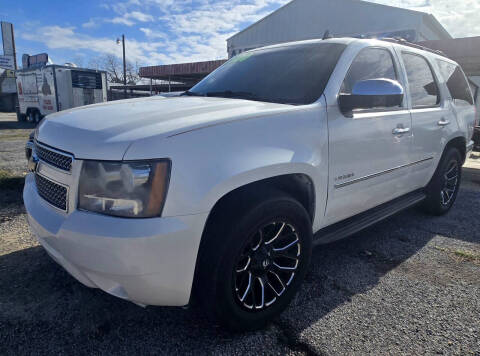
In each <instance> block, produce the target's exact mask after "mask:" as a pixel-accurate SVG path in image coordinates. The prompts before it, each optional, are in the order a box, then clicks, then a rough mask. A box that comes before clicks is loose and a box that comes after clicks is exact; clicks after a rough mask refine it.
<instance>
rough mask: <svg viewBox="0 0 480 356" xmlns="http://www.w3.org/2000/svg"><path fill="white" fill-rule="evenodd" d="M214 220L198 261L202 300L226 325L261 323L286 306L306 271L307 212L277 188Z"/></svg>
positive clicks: (239, 326) (308, 250)
mask: <svg viewBox="0 0 480 356" xmlns="http://www.w3.org/2000/svg"><path fill="white" fill-rule="evenodd" d="M213 224H215V226H214V227H213V231H211V233H210V234H209V235H207V236H205V237H204V238H206V239H208V242H207V243H206V244H205V245H203V246H202V251H201V257H200V260H199V265H198V268H199V273H198V275H197V279H198V280H197V281H196V282H197V283H196V289H197V292H198V296H199V298H200V301H201V304H202V305H203V307H204V308H205V309H207V312H208V313H209V314H210V316H213V317H214V318H215V319H216V320H217V321H219V322H220V323H221V324H223V325H224V326H226V327H228V328H229V329H233V330H254V329H258V328H262V327H263V326H265V324H266V323H268V322H269V321H270V320H271V319H272V318H274V317H275V316H277V315H278V314H280V313H281V312H282V311H283V310H284V309H285V308H286V307H287V305H288V303H289V302H290V301H291V299H292V298H293V296H294V295H295V293H296V292H297V291H298V289H299V287H300V284H301V282H302V280H303V278H304V275H305V273H306V271H307V268H308V265H309V262H310V256H311V249H312V228H311V223H310V218H309V216H308V213H307V212H306V211H305V209H304V208H303V206H302V205H301V204H300V203H298V202H297V201H296V200H295V199H293V198H291V197H289V196H287V195H284V194H283V193H277V194H275V195H270V196H269V197H267V198H266V199H265V200H262V201H258V200H257V202H256V203H255V202H253V203H252V204H249V205H248V206H247V207H246V208H244V209H242V211H237V212H236V213H235V214H234V215H232V217H231V218H227V219H225V220H223V221H219V220H217V221H215V222H213Z"/></svg>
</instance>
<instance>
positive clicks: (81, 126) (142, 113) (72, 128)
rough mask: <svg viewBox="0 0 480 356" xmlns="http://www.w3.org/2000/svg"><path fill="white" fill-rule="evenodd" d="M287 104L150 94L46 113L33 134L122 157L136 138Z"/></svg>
mask: <svg viewBox="0 0 480 356" xmlns="http://www.w3.org/2000/svg"><path fill="white" fill-rule="evenodd" d="M289 108H293V107H292V106H291V105H283V104H273V103H265V102H258V101H250V100H240V99H226V98H213V97H188V96H181V97H173V98H162V97H149V98H140V99H130V100H121V101H116V102H108V103H102V104H95V105H89V106H84V107H80V108H75V109H70V110H65V111H61V112H59V113H56V114H53V115H49V116H48V117H47V118H46V119H45V120H43V121H42V123H41V124H40V126H39V128H38V131H37V135H36V139H37V140H38V141H40V142H42V143H44V144H47V145H49V146H52V147H55V148H57V149H60V150H63V151H66V152H70V153H72V154H74V156H75V157H76V158H85V159H106V160H121V159H122V158H123V156H124V154H125V152H126V150H127V149H128V147H129V146H130V145H131V144H132V143H133V142H135V141H138V140H142V139H146V138H150V137H152V136H156V137H158V138H165V137H171V136H175V135H178V134H182V133H184V132H188V131H191V130H197V129H201V128H204V127H209V126H214V125H218V124H223V123H227V122H230V121H232V120H238V119H246V118H251V117H258V116H264V115H271V114H274V113H278V112H281V111H285V110H289Z"/></svg>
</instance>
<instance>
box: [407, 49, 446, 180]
mask: <svg viewBox="0 0 480 356" xmlns="http://www.w3.org/2000/svg"><path fill="white" fill-rule="evenodd" d="M400 57H401V58H402V61H403V66H404V68H405V73H406V75H407V81H408V86H407V92H408V93H409V98H410V101H409V107H410V109H411V115H412V132H413V142H412V152H411V164H412V165H411V172H410V173H411V175H410V182H411V185H412V188H415V189H416V188H423V187H425V185H427V183H428V182H429V180H430V178H431V177H432V175H433V173H434V171H435V168H436V167H437V164H438V162H439V160H440V157H441V154H442V151H443V147H444V146H445V144H446V142H445V141H446V140H447V138H448V136H449V132H450V130H451V129H452V128H453V127H454V126H456V122H455V121H452V119H453V120H455V119H454V116H453V113H452V109H451V107H450V102H449V100H448V99H447V98H446V97H445V95H442V94H441V90H440V85H439V78H438V77H437V75H436V73H435V71H434V70H433V66H432V63H431V62H430V61H429V59H428V58H427V57H426V56H424V55H422V54H420V53H417V52H410V51H406V50H402V51H401V52H400ZM452 124H453V125H452Z"/></svg>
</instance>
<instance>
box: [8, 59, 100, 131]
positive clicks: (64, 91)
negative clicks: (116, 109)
mask: <svg viewBox="0 0 480 356" xmlns="http://www.w3.org/2000/svg"><path fill="white" fill-rule="evenodd" d="M17 92H18V103H19V110H18V120H19V121H23V120H28V121H35V122H39V121H40V120H41V119H42V118H43V117H44V116H46V115H48V114H51V113H54V112H57V111H61V110H65V109H70V108H74V107H77V106H82V105H89V104H96V103H101V102H105V101H107V79H106V73H105V72H104V71H98V70H92V69H85V68H77V67H68V66H60V65H45V66H42V67H38V68H27V69H22V70H19V71H17Z"/></svg>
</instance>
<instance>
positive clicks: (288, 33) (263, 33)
mask: <svg viewBox="0 0 480 356" xmlns="http://www.w3.org/2000/svg"><path fill="white" fill-rule="evenodd" d="M423 21H424V13H421V12H416V11H411V10H405V9H400V8H396V7H390V6H381V5H378V4H373V3H368V2H364V1H355V0H294V1H292V2H290V3H288V4H287V5H285V6H284V7H282V8H280V9H279V10H277V11H275V12H273V13H272V14H270V15H269V16H267V17H265V18H264V19H262V20H260V21H259V22H257V23H255V24H253V25H252V26H250V27H248V28H247V29H245V30H244V31H242V32H239V33H238V34H237V35H235V36H233V37H231V38H230V39H229V40H227V46H228V53H229V57H231V56H232V54H233V51H235V52H236V53H235V54H237V53H238V51H239V50H240V51H244V50H248V49H251V48H256V47H261V46H265V45H269V44H275V43H281V42H288V41H298V40H306V39H312V38H321V37H322V36H323V34H324V32H325V31H326V30H329V31H330V33H331V34H334V35H356V34H364V33H381V32H388V31H399V30H414V31H416V32H418V33H419V32H420V31H422V32H423V34H424V36H426V37H425V38H429V39H438V38H439V37H440V36H441V34H439V33H436V31H435V29H434V28H430V27H428V26H426V25H424V24H423Z"/></svg>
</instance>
